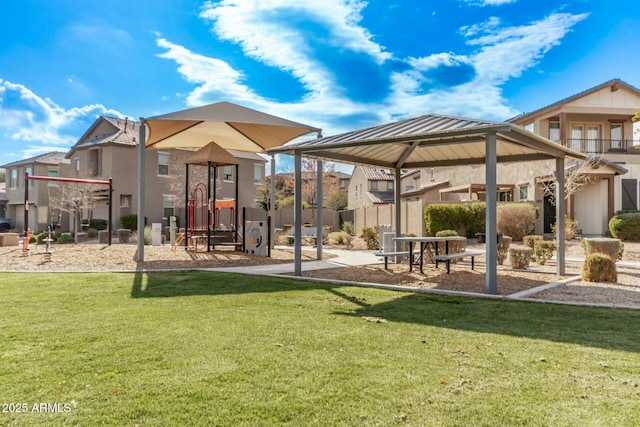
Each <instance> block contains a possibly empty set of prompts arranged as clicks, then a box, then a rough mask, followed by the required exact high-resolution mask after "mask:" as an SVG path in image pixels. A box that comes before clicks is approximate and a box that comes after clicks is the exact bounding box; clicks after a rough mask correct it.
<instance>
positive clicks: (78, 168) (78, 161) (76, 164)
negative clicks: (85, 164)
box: [73, 157, 80, 176]
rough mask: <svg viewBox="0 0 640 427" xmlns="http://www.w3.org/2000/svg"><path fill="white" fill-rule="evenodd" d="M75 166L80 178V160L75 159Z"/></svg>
mask: <svg viewBox="0 0 640 427" xmlns="http://www.w3.org/2000/svg"><path fill="white" fill-rule="evenodd" d="M73 164H74V169H75V171H76V176H80V159H79V158H77V157H76V158H75V159H73Z"/></svg>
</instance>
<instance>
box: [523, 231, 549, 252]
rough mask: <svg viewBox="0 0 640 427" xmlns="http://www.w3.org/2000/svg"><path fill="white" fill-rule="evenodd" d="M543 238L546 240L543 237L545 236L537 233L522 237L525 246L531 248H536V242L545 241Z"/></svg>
mask: <svg viewBox="0 0 640 427" xmlns="http://www.w3.org/2000/svg"><path fill="white" fill-rule="evenodd" d="M543 240H544V237H543V236H540V235H537V234H531V235H529V236H524V237H523V238H522V243H523V244H524V245H525V246H527V247H529V248H531V249H533V248H535V247H536V242H541V241H543Z"/></svg>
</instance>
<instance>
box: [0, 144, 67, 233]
mask: <svg viewBox="0 0 640 427" xmlns="http://www.w3.org/2000/svg"><path fill="white" fill-rule="evenodd" d="M2 167H3V168H4V169H5V172H6V190H5V195H6V205H5V213H4V215H3V216H6V217H8V218H11V219H13V220H14V223H15V228H16V229H17V230H20V231H21V232H22V231H24V230H25V229H26V228H30V229H31V230H33V231H34V232H35V231H42V230H45V229H46V227H47V225H48V224H67V223H68V222H69V214H68V212H67V211H65V210H61V209H59V208H53V209H52V208H51V207H50V205H49V198H50V195H51V192H52V191H53V192H55V190H57V188H58V185H59V184H58V183H56V182H53V181H52V182H45V181H31V180H30V181H29V182H28V183H27V182H25V173H28V174H29V175H30V176H45V177H63V176H67V174H68V171H69V160H68V159H66V158H65V153H63V152H57V151H54V152H51V153H46V154H42V155H39V156H35V157H31V158H28V159H24V160H19V161H16V162H12V163H8V164H6V165H2ZM25 185H28V186H29V189H28V195H29V197H28V200H27V202H26V204H25ZM25 207H27V209H29V222H28V224H26V226H25V222H24V216H25Z"/></svg>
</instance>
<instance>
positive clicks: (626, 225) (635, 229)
mask: <svg viewBox="0 0 640 427" xmlns="http://www.w3.org/2000/svg"><path fill="white" fill-rule="evenodd" d="M609 231H610V232H611V235H612V236H613V237H615V238H616V239H620V240H629V241H634V242H637V241H640V212H638V213H625V214H621V215H616V216H614V217H613V218H611V219H610V220H609Z"/></svg>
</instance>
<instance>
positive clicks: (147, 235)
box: [144, 226, 153, 245]
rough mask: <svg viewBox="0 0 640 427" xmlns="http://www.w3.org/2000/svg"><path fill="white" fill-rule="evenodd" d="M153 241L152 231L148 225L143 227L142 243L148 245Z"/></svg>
mask: <svg viewBox="0 0 640 427" xmlns="http://www.w3.org/2000/svg"><path fill="white" fill-rule="evenodd" d="M152 241H153V231H152V229H151V227H150V226H146V227H144V244H145V245H150V244H151V242H152Z"/></svg>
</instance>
